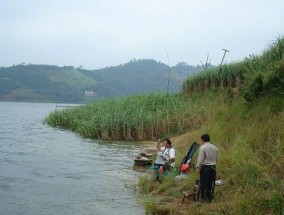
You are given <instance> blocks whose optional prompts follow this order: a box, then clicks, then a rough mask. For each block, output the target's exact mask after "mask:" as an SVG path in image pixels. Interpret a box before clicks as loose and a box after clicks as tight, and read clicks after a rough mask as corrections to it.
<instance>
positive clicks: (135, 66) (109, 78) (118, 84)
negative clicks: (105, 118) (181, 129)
mask: <svg viewBox="0 0 284 215" xmlns="http://www.w3.org/2000/svg"><path fill="white" fill-rule="evenodd" d="M209 66H210V67H213V66H212V65H209ZM202 69H203V68H202V67H201V66H198V65H197V66H189V65H187V64H186V63H178V64H177V65H175V66H173V67H169V66H168V65H166V64H163V63H161V62H157V61H155V60H150V59H143V60H141V59H140V60H132V61H130V62H128V63H126V64H122V65H119V66H115V67H107V68H104V69H99V70H93V71H86V70H85V71H82V72H83V73H84V74H86V75H88V76H90V77H92V78H94V79H95V80H97V81H98V83H100V85H101V86H103V87H104V88H106V93H107V94H108V95H114V96H126V95H133V94H141V93H147V92H153V93H156V92H166V91H167V85H168V79H169V81H170V83H169V92H179V91H180V89H181V85H182V82H183V81H184V80H185V78H186V77H187V76H188V75H191V74H195V73H197V72H199V71H201V70H202ZM168 77H169V78H168Z"/></svg>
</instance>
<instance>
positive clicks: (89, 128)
mask: <svg viewBox="0 0 284 215" xmlns="http://www.w3.org/2000/svg"><path fill="white" fill-rule="evenodd" d="M212 95H213V94H212ZM211 101H214V99H213V98H212V99H211ZM203 102H205V101H202V100H200V99H199V98H198V95H192V96H190V97H188V96H186V95H171V96H167V95H164V94H149V95H146V96H141V95H138V96H130V97H122V98H116V99H111V100H103V101H99V102H95V103H92V104H88V105H84V106H79V107H71V108H67V109H64V110H57V111H55V112H53V113H51V114H49V116H48V117H47V118H46V119H45V122H46V123H48V124H49V125H51V126H60V127H62V128H68V129H71V130H73V131H75V132H77V133H79V134H81V135H82V136H84V137H90V138H99V139H113V140H153V139H154V140H156V139H157V137H159V136H161V135H166V134H169V133H178V132H184V131H185V130H186V131H187V130H189V129H193V128H197V127H198V126H200V123H201V121H202V117H203V115H202V112H203V111H204V108H205V107H204V106H203V105H202V103H203Z"/></svg>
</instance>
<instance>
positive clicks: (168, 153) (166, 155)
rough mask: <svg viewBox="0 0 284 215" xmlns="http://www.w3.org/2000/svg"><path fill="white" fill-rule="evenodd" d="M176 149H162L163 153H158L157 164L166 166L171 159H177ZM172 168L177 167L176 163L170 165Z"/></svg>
mask: <svg viewBox="0 0 284 215" xmlns="http://www.w3.org/2000/svg"><path fill="white" fill-rule="evenodd" d="M175 154H176V152H175V149H174V148H166V147H162V148H161V151H160V152H158V156H157V159H156V161H155V163H156V164H165V163H166V162H168V161H169V159H171V158H175ZM170 165H171V166H172V167H174V166H175V162H172V163H170Z"/></svg>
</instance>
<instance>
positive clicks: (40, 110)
mask: <svg viewBox="0 0 284 215" xmlns="http://www.w3.org/2000/svg"><path fill="white" fill-rule="evenodd" d="M54 109H56V104H34V103H7V102H0V122H1V123H0V163H1V165H0V194H1V195H0V208H1V211H2V212H3V211H5V214H144V210H143V208H142V207H141V206H140V205H139V204H138V203H137V201H136V199H135V194H134V191H133V190H132V189H131V188H129V187H127V186H125V184H128V183H133V181H135V180H136V173H135V171H133V170H132V168H133V161H132V155H135V154H136V153H137V152H138V151H139V150H140V149H141V146H139V145H135V144H133V143H127V142H126V143H125V142H115V143H113V142H102V141H95V140H90V139H83V138H81V137H79V136H77V135H75V134H74V133H72V132H70V131H67V130H62V129H56V128H51V127H49V126H47V125H44V124H43V119H44V117H45V116H46V115H47V114H48V113H49V112H50V111H53V110H54Z"/></svg>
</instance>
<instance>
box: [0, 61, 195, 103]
mask: <svg viewBox="0 0 284 215" xmlns="http://www.w3.org/2000/svg"><path fill="white" fill-rule="evenodd" d="M200 70H201V67H200V66H189V65H187V64H185V63H179V64H177V65H176V66H173V67H169V66H167V65H165V64H162V63H158V62H156V61H154V60H135V61H131V62H129V63H126V64H123V65H119V66H116V67H108V68H104V69H100V70H93V71H91V70H85V69H82V68H76V69H75V68H74V67H72V66H64V67H57V66H50V65H33V64H28V65H23V64H21V65H15V66H12V67H7V68H5V67H2V68H0V100H2V101H3V100H4V101H42V102H69V103H70V102H71V103H79V102H83V103H84V102H89V101H94V100H99V99H103V98H109V97H115V96H125V95H133V94H141V93H147V92H158V91H159V92H166V90H167V82H168V74H169V81H170V85H169V92H170V93H173V92H177V91H179V89H180V87H181V84H182V81H183V80H185V79H186V77H187V76H188V75H189V74H193V73H196V72H198V71H200ZM85 91H92V92H93V95H92V96H85Z"/></svg>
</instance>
